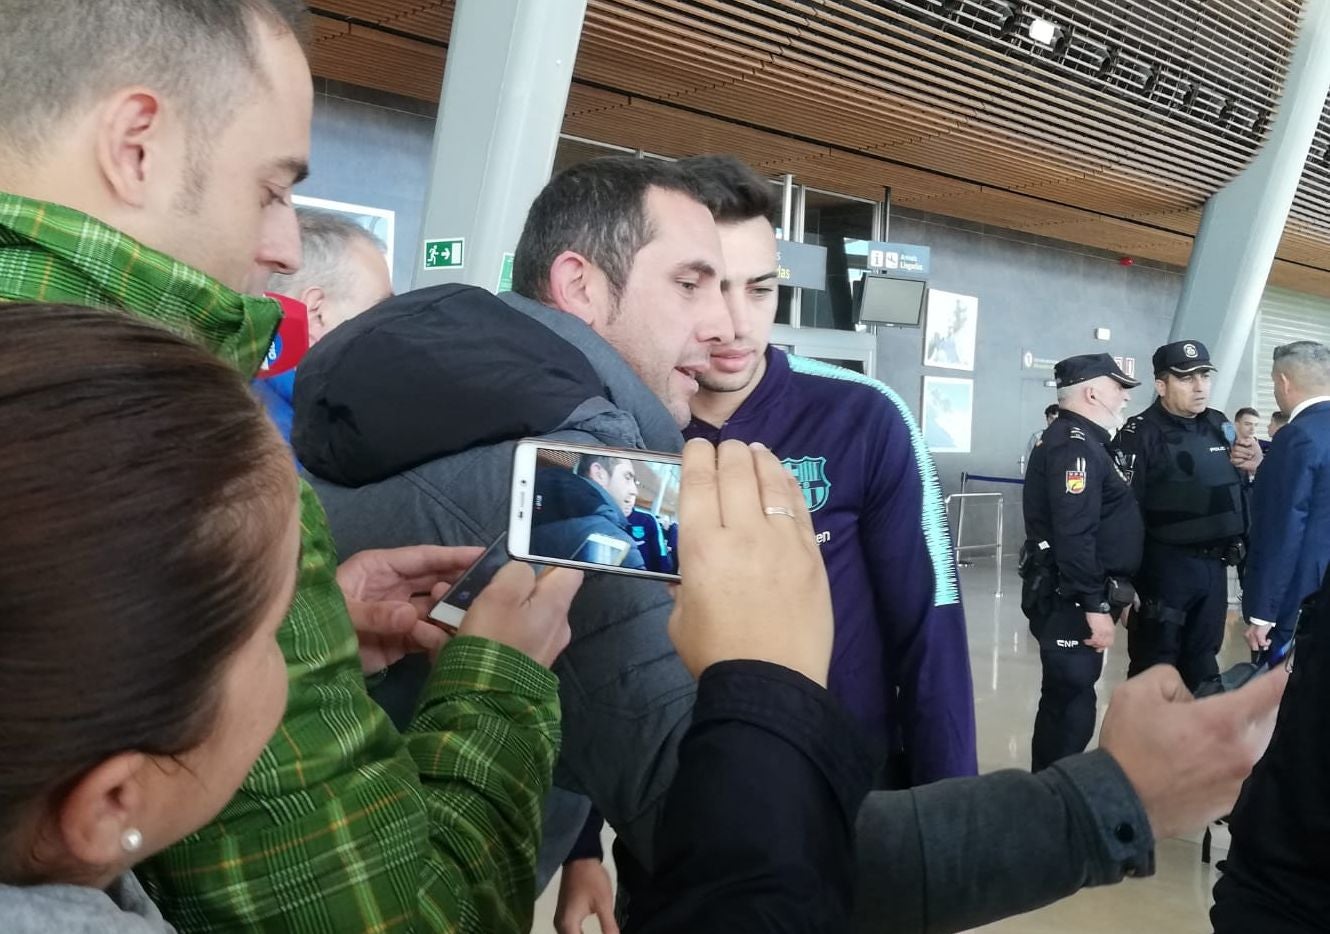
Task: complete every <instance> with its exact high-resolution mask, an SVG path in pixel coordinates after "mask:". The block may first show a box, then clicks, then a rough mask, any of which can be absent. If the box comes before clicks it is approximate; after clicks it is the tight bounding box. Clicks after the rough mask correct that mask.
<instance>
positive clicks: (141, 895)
mask: <svg viewBox="0 0 1330 934" xmlns="http://www.w3.org/2000/svg"><path fill="white" fill-rule="evenodd" d="M0 919H3V924H0V928H3V930H4V931H5V934H175V928H173V927H171V925H169V924H167V923H166V920H165V919H164V918H163V917H162V913H161V912H160V911H158V910H157V906H156V905H154V904H153V903H152V900H151V899H149V898H148V895H147V893H146V892H144V891H143V887H142V886H141V885H139V882H138V880H137V879H135V878H134V876H133V874H132V873H126V874H125V875H123V876H121V877H120V878H119V879H117V880H116V881H115V882H113V883H112V884H111V885H110V886H108V887H107V889H106V891H101V890H99V889H94V888H88V887H87V886H81V885H31V886H10V885H0Z"/></svg>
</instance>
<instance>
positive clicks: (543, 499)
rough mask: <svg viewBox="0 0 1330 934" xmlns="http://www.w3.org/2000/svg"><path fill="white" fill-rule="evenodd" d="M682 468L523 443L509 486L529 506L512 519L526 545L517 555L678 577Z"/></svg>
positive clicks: (632, 455)
mask: <svg viewBox="0 0 1330 934" xmlns="http://www.w3.org/2000/svg"><path fill="white" fill-rule="evenodd" d="M522 448H526V449H527V450H526V452H525V456H523V453H522V450H521V449H522ZM680 469H681V468H680V465H679V459H678V458H677V457H675V458H670V457H669V456H668V455H648V454H644V453H643V452H641V451H624V450H619V449H616V448H595V447H578V446H572V445H569V446H563V445H558V446H555V445H548V446H547V445H540V444H537V443H533V442H523V443H522V444H521V445H519V453H518V455H517V457H516V460H515V471H516V474H517V476H515V477H514V489H515V491H517V492H515V495H516V496H520V497H523V499H521V500H519V502H523V503H524V502H527V500H526V499H525V496H526V491H527V490H529V491H530V499H529V503H530V508H529V509H521V508H519V509H517V510H515V511H514V513H513V516H512V520H513V523H514V527H513V528H511V529H510V539H511V541H512V542H513V543H515V544H520V543H525V546H526V547H525V550H523V549H520V548H517V547H514V549H513V555H514V557H518V558H522V559H523V560H530V561H546V562H549V563H557V564H572V565H575V566H579V567H586V568H590V569H604V570H612V571H615V572H618V573H625V574H634V575H638V576H643V577H663V578H668V579H673V580H677V579H678V572H679V564H678V559H677V557H676V552H677V548H678V528H677V518H678V515H679V475H680ZM518 526H520V529H521V531H520V534H513V533H514V532H515V531H516V528H517V527H518Z"/></svg>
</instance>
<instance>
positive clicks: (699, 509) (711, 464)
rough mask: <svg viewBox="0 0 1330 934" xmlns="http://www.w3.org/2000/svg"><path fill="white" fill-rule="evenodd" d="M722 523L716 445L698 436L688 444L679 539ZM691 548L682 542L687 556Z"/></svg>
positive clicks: (681, 487) (681, 481)
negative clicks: (685, 546) (713, 445)
mask: <svg viewBox="0 0 1330 934" xmlns="http://www.w3.org/2000/svg"><path fill="white" fill-rule="evenodd" d="M720 527H721V515H720V488H719V481H718V478H717V476H716V449H715V448H713V447H712V446H711V444H710V443H708V442H706V441H703V440H701V439H699V438H695V439H693V440H692V441H689V442H688V443H687V444H686V445H684V449H683V471H682V472H681V474H680V478H679V539H680V541H681V542H682V541H687V540H688V539H690V538H692V537H693V536H695V535H700V534H702V533H703V532H706V531H709V530H711V529H718V528H720ZM688 551H689V549H687V548H684V547H682V546H680V548H679V555H680V558H681V559H683V560H687V555H688Z"/></svg>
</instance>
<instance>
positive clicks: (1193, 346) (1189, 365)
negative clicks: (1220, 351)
mask: <svg viewBox="0 0 1330 934" xmlns="http://www.w3.org/2000/svg"><path fill="white" fill-rule="evenodd" d="M1152 362H1153V363H1154V367H1155V376H1163V375H1164V374H1165V373H1174V374H1176V375H1178V376H1186V375H1187V374H1188V373H1199V372H1200V371H1202V370H1213V369H1214V368H1215V365H1214V364H1213V363H1211V362H1210V351H1209V350H1208V349H1207V348H1206V346H1205V345H1204V344H1202V343H1201V342H1200V341H1174V342H1173V343H1171V344H1165V345H1164V346H1163V347H1160V348H1159V349H1158V350H1156V351H1155V355H1154V357H1153V360H1152Z"/></svg>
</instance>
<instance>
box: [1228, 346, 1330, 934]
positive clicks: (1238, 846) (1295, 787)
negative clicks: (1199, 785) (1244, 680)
mask: <svg viewBox="0 0 1330 934" xmlns="http://www.w3.org/2000/svg"><path fill="white" fill-rule="evenodd" d="M1322 350H1323V351H1324V348H1322ZM1300 414H1301V417H1302V418H1307V415H1306V413H1305V412H1303V413H1300ZM1303 427H1304V429H1305V428H1306V427H1307V426H1306V425H1304V426H1303ZM1282 434H1283V433H1282V432H1281V437H1282ZM1275 440H1276V442H1278V441H1279V439H1278V438H1276V439H1275ZM1280 446H1282V445H1280ZM1266 463H1267V464H1268V463H1270V461H1267V462H1266ZM1268 469H1269V468H1267V467H1262V468H1261V479H1260V480H1258V481H1257V486H1258V487H1259V486H1260V485H1261V484H1266V483H1267V481H1266V480H1265V477H1266V476H1268V474H1266V473H1265V471H1266V470H1268ZM1268 492H1269V490H1267V493H1268ZM1307 603H1308V609H1307V610H1305V611H1304V612H1303V615H1304V617H1305V621H1304V623H1303V626H1302V629H1301V631H1300V632H1299V634H1298V642H1297V645H1295V646H1294V648H1293V653H1294V654H1293V657H1292V659H1291V664H1292V668H1293V676H1292V677H1291V678H1290V679H1289V682H1288V691H1287V693H1286V694H1285V695H1284V701H1283V703H1282V704H1281V705H1280V708H1279V722H1278V723H1277V725H1276V726H1275V736H1274V739H1273V740H1272V741H1271V743H1270V748H1269V749H1268V750H1267V751H1266V754H1265V757H1264V758H1262V759H1261V761H1260V762H1259V763H1257V765H1256V768H1255V769H1254V770H1253V771H1252V774H1251V777H1250V778H1248V779H1247V782H1246V784H1245V785H1243V786H1242V796H1241V797H1240V798H1238V803H1237V806H1236V807H1235V808H1234V809H1233V815H1232V817H1231V818H1230V819H1229V826H1230V828H1231V829H1232V833H1233V843H1232V846H1231V847H1230V849H1229V854H1228V860H1227V864H1226V867H1225V869H1224V874H1223V876H1222V877H1221V878H1220V880H1219V883H1218V884H1217V885H1216V886H1215V891H1214V896H1215V901H1214V907H1213V908H1212V909H1211V911H1210V922H1211V924H1213V925H1214V931H1215V934H1251V932H1253V931H1259V932H1260V934H1302V932H1304V931H1323V930H1325V922H1326V918H1327V917H1330V744H1327V743H1326V741H1325V737H1326V736H1327V735H1330V656H1327V655H1326V650H1327V649H1330V645H1323V644H1322V643H1324V642H1325V641H1326V636H1325V634H1324V633H1325V632H1326V630H1325V628H1324V627H1326V626H1330V618H1327V617H1330V578H1327V580H1326V581H1325V582H1324V583H1323V584H1321V589H1320V591H1319V593H1317V594H1316V595H1314V596H1313V597H1312V598H1311V599H1310V600H1308V601H1307ZM1259 677H1275V676H1274V675H1261V676H1259Z"/></svg>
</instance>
